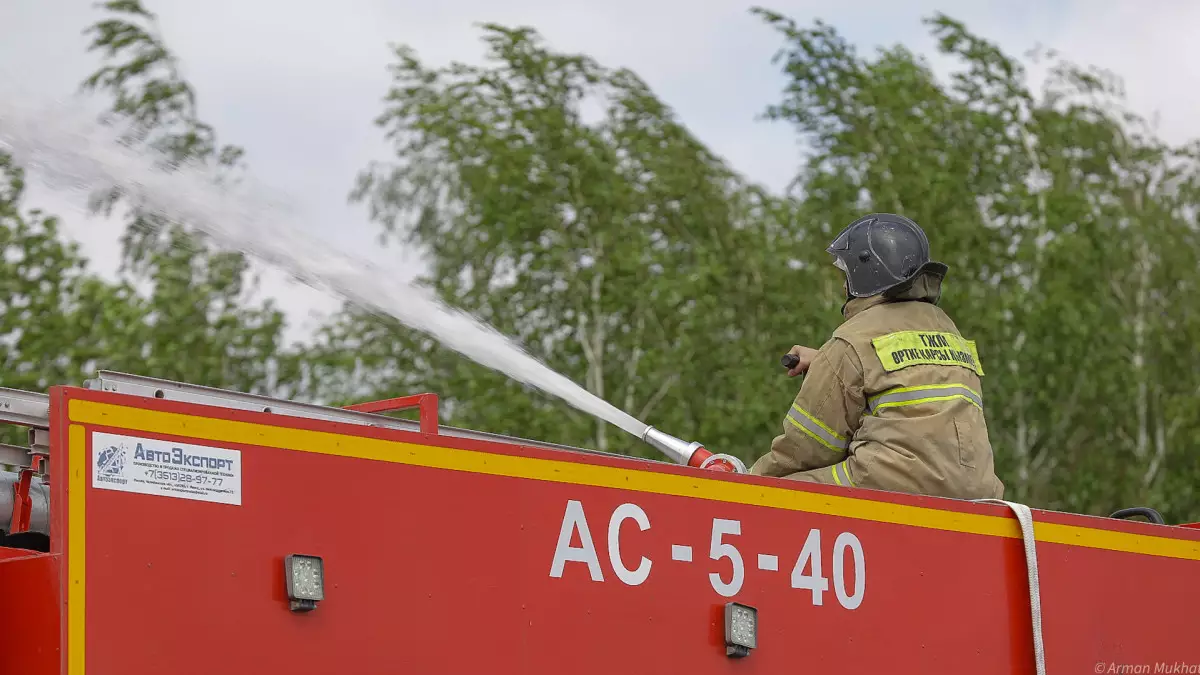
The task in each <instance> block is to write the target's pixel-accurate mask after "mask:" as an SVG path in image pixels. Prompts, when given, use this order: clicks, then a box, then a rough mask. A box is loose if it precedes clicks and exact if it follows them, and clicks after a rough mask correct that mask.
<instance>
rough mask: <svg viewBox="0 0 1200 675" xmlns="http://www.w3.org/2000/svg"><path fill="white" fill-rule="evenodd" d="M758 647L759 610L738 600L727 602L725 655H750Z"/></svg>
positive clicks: (737, 656)
mask: <svg viewBox="0 0 1200 675" xmlns="http://www.w3.org/2000/svg"><path fill="white" fill-rule="evenodd" d="M756 647H758V610H757V609H755V608H753V607H751V606H749V605H743V604H740V603H737V602H729V603H726V604H725V655H726V656H732V657H734V658H741V657H743V656H749V655H750V650H751V649H754V648H756Z"/></svg>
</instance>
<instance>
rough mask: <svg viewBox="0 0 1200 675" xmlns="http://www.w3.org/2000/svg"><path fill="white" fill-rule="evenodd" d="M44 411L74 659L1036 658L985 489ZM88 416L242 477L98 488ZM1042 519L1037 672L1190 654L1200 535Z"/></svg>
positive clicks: (760, 663)
mask: <svg viewBox="0 0 1200 675" xmlns="http://www.w3.org/2000/svg"><path fill="white" fill-rule="evenodd" d="M51 401H52V404H51V409H52V420H57V421H56V422H55V423H54V426H55V429H54V430H53V436H52V442H53V443H54V444H55V448H54V449H53V451H52V453H51V456H52V472H51V475H52V477H56V478H57V480H54V482H53V484H52V487H53V490H54V493H53V498H52V499H53V503H54V505H55V509H54V513H53V526H52V532H51V539H52V552H53V553H55V554H59V555H63V556H65V557H64V558H63V559H64V560H65V561H66V564H65V565H64V566H62V568H61V575H62V576H61V583H62V587H63V588H66V589H68V590H67V593H66V608H65V615H64V616H65V620H64V621H62V637H63V644H64V645H65V646H66V649H65V650H64V652H63V660H62V666H63V670H62V672H63V673H67V674H69V675H83V673H84V672H86V673H89V674H97V675H101V674H102V675H110V674H111V675H117V674H118V673H119V674H120V675H157V674H158V673H173V674H178V675H185V674H189V673H197V674H199V673H205V674H208V673H213V672H221V673H230V674H234V673H263V672H280V673H288V675H302V674H307V673H313V674H316V673H322V674H325V673H341V672H354V673H397V672H419V673H454V674H463V673H485V672H486V673H561V672H570V673H578V674H580V675H590V674H593V673H594V674H600V673H605V674H609V673H613V672H621V673H664V672H673V673H675V672H677V673H690V674H696V675H702V674H709V673H714V674H715V673H781V672H797V671H802V672H809V673H871V672H888V673H897V674H907V673H973V674H979V675H985V674H989V673H996V674H999V673H1005V674H1010V673H1033V672H1034V667H1033V659H1032V654H1033V647H1032V638H1031V632H1030V611H1029V597H1028V588H1027V585H1026V581H1025V579H1026V576H1025V561H1024V555H1023V551H1022V547H1021V541H1020V538H1019V536H1020V535H1019V529H1018V527H1017V525H1016V520H1015V519H1014V518H1013V517H1012V515H1011V513H1010V512H1009V511H1008V510H1007V509H1005V508H1004V507H1001V506H992V505H979V504H969V503H963V502H957V501H952V500H943V499H933V498H923V497H914V496H906V495H893V494H887V493H881V492H875V491H868V490H862V489H851V488H839V487H832V486H831V487H825V486H811V485H798V484H792V483H789V482H785V481H778V480H770V479H761V478H756V477H751V476H728V475H717V474H713V473H711V472H703V471H700V470H695V469H689V468H686V467H675V466H666V465H658V464H649V463H645V462H639V461H636V460H632V459H628V460H627V459H621V458H607V457H597V456H590V455H579V454H575V453H567V452H557V451H551V450H541V449H532V448H518V447H515V446H509V445H503V444H490V443H480V442H472V441H465V440H459V439H450V438H446V437H438V436H432V435H425V434H416V433H408V432H401V431H389V430H380V429H371V428H366V427H362V426H355V425H346V424H337V423H324V422H317V421H310V420H299V419H293V418H285V417H280V416H272V415H270V414H265V413H243V412H237V411H228V410H219V409H214V408H208V407H202V406H195V405H187V404H180V403H172V402H167V401H158V400H152V399H140V398H132V397H128V396H121V395H115V394H108V393H101V392H94V391H88V390H81V389H74V388H57V389H55V390H53V392H52V399H51ZM68 416H69V421H68V419H67V418H68ZM97 433H100V434H116V435H119V436H121V437H125V438H126V439H128V443H129V444H130V445H129V446H128V447H133V444H135V443H137V442H139V439H140V442H142V443H143V444H144V445H145V446H146V448H147V449H153V448H160V447H161V448H167V449H170V448H173V447H177V446H179V447H184V448H186V447H189V446H184V445H182V444H193V445H197V446H204V447H207V448H213V449H215V450H212V452H214V453H217V454H214V455H212V456H214V457H216V456H218V455H219V456H226V455H220V453H233V452H236V453H240V454H239V455H236V457H237V459H238V468H237V471H236V473H237V481H236V482H237V483H238V488H237V490H236V494H235V493H234V492H233V491H230V490H232V488H230V489H227V488H228V486H229V485H231V484H232V483H233V482H234V481H232V479H229V480H227V481H226V482H225V483H223V484H222V485H221V486H219V487H216V488H212V487H211V486H202V487H197V489H196V491H195V494H189V493H186V492H185V493H182V494H180V495H177V496H166V495H162V494H144V493H137V492H129V491H122V490H118V489H105V488H101V487H94V485H97V484H98V483H96V482H95V481H96V480H97V479H96V475H97V471H98V467H97V463H96V462H95V461H94V459H95V458H96V457H99V456H100V454H98V453H101V452H102V451H104V450H105V449H106V448H107V447H108V445H111V443H104V444H101V445H103V446H104V447H101V445H97V443H96V442H95V439H96V438H104V439H105V440H111V439H108V437H96V436H95V434H97ZM158 441H162V442H165V443H162V444H157V443H156V442H158ZM228 456H231V457H232V456H235V455H228ZM112 457H113V455H111V454H110V455H104V458H103V460H102V463H103V465H104V466H103V468H104V469H105V470H108V468H111V467H113V466H114V465H113V464H111V463H110V460H111V459H112ZM126 460H127V462H128V463H127V464H126V465H125V468H123V469H122V471H125V472H126V474H128V472H130V471H134V470H135V469H134V468H132V467H133V462H132V460H131V459H130V458H128V457H127V458H126ZM214 461H215V460H214ZM114 470H115V469H114ZM126 474H123V475H126ZM114 475H115V474H114ZM214 475H215V474H214ZM228 478H229V477H228V476H227V479H228ZM110 487H111V486H110ZM197 495H207V496H206V497H205V498H206V499H210V500H215V501H202V500H199V499H197V498H196V497H197ZM222 501H223V502H225V503H221V502H222ZM1034 516H1035V520H1036V521H1038V525H1037V534H1038V539H1039V544H1038V554H1039V565H1040V572H1041V584H1042V589H1041V590H1042V608H1043V615H1044V634H1045V644H1046V658H1047V665H1048V670H1049V672H1052V673H1053V672H1062V673H1086V672H1102V671H1101V670H1099V669H1095V668H1097V667H1098V666H1099V665H1100V664H1117V665H1121V664H1133V665H1137V664H1150V667H1151V668H1153V667H1154V664H1157V663H1166V664H1172V663H1176V662H1184V663H1194V664H1200V644H1198V643H1197V641H1196V640H1195V635H1196V634H1197V633H1198V631H1200V619H1198V618H1197V617H1198V615H1197V612H1196V607H1200V581H1198V579H1200V576H1198V573H1200V531H1196V530H1189V529H1184V528H1168V527H1162V526H1151V525H1148V524H1142V523H1133V522H1122V521H1112V520H1108V519H1099V518H1086V517H1079V516H1070V515H1065V514H1056V513H1047V512H1039V511H1035V512H1034ZM584 526H585V527H586V534H587V535H588V536H587V537H586V538H584V537H582V536H581V534H583V533H582V530H583V529H584ZM618 549H619V550H618ZM805 550H807V551H809V552H810V553H812V554H813V555H810V556H802V552H803V551H805ZM593 552H594V556H593V555H592V553H593ZM293 553H299V554H311V555H319V556H322V558H323V559H324V565H325V574H326V579H325V599H324V601H322V602H321V603H320V604H319V605H318V607H317V608H316V609H315V610H313V611H311V612H308V613H293V612H291V611H289V610H288V604H287V598H286V594H285V586H284V578H283V563H282V561H283V558H284V556H286V555H289V554H293ZM722 556H723V557H722ZM802 557H806V558H807V562H806V564H805V565H804V567H803V569H801V570H796V569H795V567H796V564H797V561H798V560H800V559H801V558H802ZM556 560H557V561H558V564H557V565H556ZM735 561H740V563H739V564H736V565H735ZM813 561H819V565H820V570H819V573H817V574H814V569H813V568H812V567H811V562H813ZM618 564H619V565H620V566H621V567H622V568H623V569H620V570H618V569H617V565H618ZM2 569H3V568H2V567H0V570H2ZM618 572H619V573H618ZM805 574H810V575H812V576H815V577H816V580H815V582H814V581H813V579H812V578H808V579H806V578H805V577H804V575H805ZM813 583H815V584H816V585H817V586H818V588H820V589H822V590H820V592H814V591H813V590H811V589H810V588H807V587H806V585H808V586H811V585H813ZM728 600H736V601H737V602H741V603H744V604H748V605H751V606H754V607H755V608H757V610H758V616H759V622H760V629H759V636H758V639H759V647H758V648H757V649H755V650H753V651H752V652H751V653H750V655H749V656H747V657H745V658H742V659H731V658H728V657H727V656H726V655H725V650H724V643H723V639H722V626H723V622H722V607H723V605H724V603H725V602H727V601H728ZM1105 667H1107V666H1105ZM5 672H7V671H5ZM1112 672H1135V671H1132V670H1126V671H1112ZM1145 672H1153V671H1152V670H1149V671H1145ZM1168 672H1169V671H1168Z"/></svg>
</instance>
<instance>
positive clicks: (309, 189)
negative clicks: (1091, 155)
mask: <svg viewBox="0 0 1200 675" xmlns="http://www.w3.org/2000/svg"><path fill="white" fill-rule="evenodd" d="M144 3H145V6H146V7H147V8H148V9H150V11H152V12H154V13H155V14H157V15H158V17H159V24H160V29H161V31H162V34H163V36H164V38H165V41H166V43H167V45H168V46H169V47H170V48H171V49H172V50H173V51H174V52H175V54H176V55H177V56H178V58H179V59H180V60H181V62H182V69H183V74H184V76H185V77H186V78H187V79H188V80H189V81H190V82H191V84H192V85H193V87H194V88H195V89H196V91H197V93H198V97H199V107H200V114H201V117H202V118H203V119H204V120H205V121H206V122H208V123H209V124H211V125H213V126H214V127H215V128H216V130H217V133H218V135H219V138H220V139H221V141H222V142H223V143H231V144H236V145H239V146H241V147H243V148H244V149H245V150H246V152H247V155H246V161H247V163H248V166H249V168H250V171H251V172H252V173H253V174H254V176H255V178H256V179H257V180H258V181H261V182H264V183H266V184H268V185H270V186H271V187H273V188H275V189H276V190H280V191H282V192H284V193H285V194H287V195H288V196H289V197H290V199H291V201H292V202H293V205H294V208H296V209H300V210H301V212H302V213H304V214H305V216H306V218H305V221H306V222H307V223H310V224H309V225H306V227H310V228H313V229H314V230H315V232H314V233H315V234H318V235H319V236H322V237H325V238H327V240H328V241H329V242H331V244H333V245H335V246H337V247H339V248H341V249H343V250H348V251H354V252H358V253H361V254H363V255H366V256H368V257H370V258H371V259H372V260H375V261H378V262H381V263H383V264H385V265H387V266H388V269H390V270H394V273H395V275H396V276H395V279H394V280H392V281H394V282H396V283H400V282H402V281H404V280H407V279H409V278H411V277H412V276H413V275H414V274H415V273H417V271H419V269H420V267H419V260H417V259H416V258H415V257H414V256H413V255H412V254H411V253H409V254H406V253H405V252H399V251H395V250H392V249H389V250H382V249H380V247H379V244H378V243H377V239H376V236H377V234H378V232H379V229H378V227H377V226H375V225H373V224H371V223H369V222H368V221H367V218H366V214H365V210H364V209H363V208H362V207H361V206H359V205H353V204H350V203H349V202H348V199H347V196H348V193H349V191H350V189H351V187H352V185H353V181H354V178H355V175H356V174H357V173H358V172H359V171H360V170H361V169H363V168H364V167H365V166H366V165H367V163H368V162H370V161H372V160H381V159H386V158H387V157H388V155H389V153H388V147H387V144H386V142H385V139H384V138H383V135H382V133H381V131H380V130H379V129H378V128H376V127H375V126H374V125H373V120H374V118H375V116H376V115H378V114H379V113H380V112H381V110H382V97H383V96H384V94H385V93H386V91H387V87H388V84H389V75H388V72H387V66H388V64H389V63H390V62H391V61H392V53H391V50H390V48H389V45H390V44H406V45H409V46H411V47H413V48H414V49H416V50H417V52H418V54H419V55H420V57H421V58H422V59H423V60H425V61H426V62H427V63H429V64H435V65H440V64H445V63H447V62H449V61H451V60H457V61H466V62H479V61H480V60H481V57H482V53H483V49H482V44H481V42H480V40H479V37H480V34H481V33H480V29H479V24H480V23H483V22H496V23H502V24H507V25H526V26H531V27H533V28H535V29H537V30H538V31H539V33H541V34H542V36H543V37H544V38H545V39H546V40H547V41H548V42H549V43H550V45H551V46H552V47H554V48H556V49H561V50H566V51H574V52H583V53H586V54H588V55H590V56H592V57H593V58H595V59H597V60H598V61H600V62H601V63H603V64H605V65H607V66H612V67H616V66H625V67H629V68H631V69H633V70H634V71H635V72H637V73H638V74H639V75H640V76H641V77H642V78H643V79H644V80H645V81H646V82H647V83H648V84H649V85H650V86H651V87H652V88H653V89H654V90H655V91H656V92H657V93H658V95H659V96H660V97H661V98H662V99H663V100H665V101H666V102H667V104H668V105H670V106H671V107H672V108H674V109H675V111H676V112H677V113H678V115H679V116H680V118H681V119H682V120H683V122H684V123H685V124H686V125H687V126H688V127H689V128H690V129H691V130H692V132H693V133H694V134H696V136H697V137H699V138H700V139H701V140H702V141H704V142H705V143H707V144H708V145H709V147H711V148H712V149H713V150H714V151H715V152H717V153H718V154H720V155H722V156H724V157H725V158H726V159H727V160H728V161H729V162H730V163H731V164H732V165H733V166H734V167H735V168H736V169H737V170H739V171H741V172H742V173H743V174H744V175H746V176H747V177H749V178H750V179H752V180H755V181H757V182H759V183H762V184H765V185H767V186H769V187H772V188H774V189H776V190H781V189H782V188H783V187H784V185H785V184H786V183H787V182H788V181H789V180H791V178H792V176H793V175H794V174H795V171H796V168H797V167H798V166H799V162H800V157H801V152H802V148H800V147H799V146H798V145H797V142H796V139H795V136H794V134H793V133H792V131H791V130H790V129H789V128H788V127H786V126H785V125H783V124H778V123H768V122H765V121H759V120H758V119H756V118H757V117H758V115H760V114H761V113H762V111H763V109H764V108H765V107H766V106H767V105H769V104H771V103H773V102H775V101H777V100H778V99H779V96H780V90H781V87H782V85H783V78H782V76H781V75H780V73H779V70H778V67H777V66H775V65H773V64H772V63H771V57H772V56H773V54H774V53H775V51H776V50H777V49H778V48H779V47H780V45H781V42H780V40H779V39H778V37H777V36H776V34H775V33H774V32H773V31H772V30H771V29H770V28H768V27H767V26H765V25H764V24H763V23H762V22H761V20H759V19H758V18H757V17H754V16H752V15H751V14H750V13H749V8H750V7H751V6H752V4H750V3H744V2H733V1H729V0H705V2H701V3H697V2H685V1H683V0H606V1H605V2H596V1H595V0H592V1H591V2H582V1H578V0H508V1H505V2H497V1H496V0H439V1H438V2H436V3H428V4H426V3H419V2H416V1H415V0H408V1H403V2H402V1H399V0H390V1H389V0H338V1H337V2H333V1H327V2H315V1H314V0H306V1H303V2H297V1H295V0H254V2H246V1H245V0H205V1H204V2H199V1H197V0H144ZM763 6H765V7H767V8H769V9H773V10H775V11H778V12H780V13H783V14H786V15H788V16H791V17H792V18H794V19H796V20H797V21H798V22H800V23H802V24H804V23H809V22H811V21H812V20H814V19H817V18H820V19H822V20H824V21H826V22H828V23H831V24H832V25H834V26H835V27H837V28H838V30H839V31H841V32H842V33H843V34H844V35H846V36H847V37H848V38H849V39H850V40H852V41H853V42H855V43H856V44H858V46H859V47H860V49H862V50H866V51H870V50H873V49H874V48H876V47H879V46H890V45H893V44H896V43H903V44H905V45H907V46H908V47H909V48H910V49H912V50H914V51H916V52H918V53H922V54H924V55H926V56H928V57H929V58H930V59H931V61H932V62H933V63H934V65H935V67H939V68H940V67H943V66H944V63H943V62H941V61H939V60H938V59H937V58H936V54H935V53H934V44H933V42H932V40H931V39H930V37H929V35H928V33H927V32H926V30H925V27H924V26H923V25H922V23H921V20H922V19H923V18H925V17H928V16H930V15H932V14H933V13H934V12H937V11H942V12H945V13H947V14H949V15H950V16H952V17H954V18H956V19H959V20H961V21H963V22H965V23H966V24H967V26H968V28H969V29H970V30H972V31H974V32H976V33H978V34H981V35H983V36H984V37H986V38H988V39H991V40H994V41H996V42H998V43H999V44H1000V45H1001V46H1002V47H1003V48H1004V49H1006V50H1007V51H1008V52H1009V53H1016V54H1021V53H1024V52H1025V51H1027V50H1029V49H1031V48H1033V47H1035V46H1039V45H1040V46H1046V47H1051V48H1053V49H1056V50H1057V51H1059V52H1060V53H1062V54H1063V55H1064V56H1065V57H1067V58H1068V59H1070V60H1072V61H1075V62H1079V63H1086V64H1092V65H1097V66H1100V67H1104V68H1108V69H1111V70H1113V71H1115V72H1116V73H1118V74H1119V75H1120V76H1122V77H1123V78H1124V79H1125V84H1126V89H1127V93H1128V95H1129V98H1130V101H1131V103H1132V105H1133V106H1134V108H1135V109H1137V110H1138V111H1139V112H1140V113H1142V114H1143V115H1146V116H1157V118H1158V120H1159V128H1160V133H1161V135H1162V136H1163V137H1164V138H1165V139H1166V140H1169V141H1174V142H1181V141H1184V140H1187V139H1191V138H1200V41H1197V40H1195V39H1194V30H1195V27H1196V26H1200V2H1193V1H1191V0H1156V1H1155V2H1140V1H1138V0H1127V1H1125V2H1117V1H1115V0H1041V1H1037V0H1033V1H1027V0H1020V1H1018V0H1007V1H1003V2H1002V1H999V0H995V1H984V0H955V1H954V2H949V0H943V1H941V2H931V1H928V0H915V1H912V2H907V3H897V2H886V1H882V0H871V1H868V0H824V1H816V0H776V2H774V3H771V4H766V3H764V5H763ZM100 15H101V14H100V11H99V10H98V9H96V8H95V6H94V3H93V0H0V78H4V79H5V81H7V82H8V83H10V84H15V85H16V86H17V87H19V88H21V89H24V90H27V91H29V92H31V93H33V94H35V95H37V96H47V97H60V98H67V97H70V96H72V95H73V94H74V93H75V92H76V90H77V87H78V84H79V82H80V81H81V80H82V79H83V78H84V77H86V76H87V75H88V74H89V73H90V72H91V71H92V70H93V69H94V68H95V67H96V65H97V61H96V60H95V57H94V56H93V55H90V54H88V53H86V51H85V45H86V38H85V37H84V35H83V34H82V31H83V30H84V28H85V27H86V26H87V25H88V24H89V23H91V22H93V21H95V20H96V19H97V17H99V16H100ZM26 206H27V207H32V206H37V207H41V208H43V209H46V210H48V211H51V212H54V213H57V214H58V215H60V216H61V217H62V219H63V221H64V228H65V230H66V232H67V233H68V235H69V236H70V237H72V238H74V239H76V240H77V241H79V242H80V243H81V244H82V246H83V249H84V252H85V254H86V255H88V257H89V258H91V259H92V261H93V264H94V266H95V268H96V269H97V271H98V272H100V273H102V274H105V275H111V274H113V273H115V269H116V261H117V259H118V245H117V237H118V236H119V233H120V223H118V222H106V221H104V220H103V219H99V218H96V217H91V216H88V215H87V214H85V213H83V212H81V211H77V210H74V211H73V210H71V209H72V206H71V204H70V203H66V202H64V201H63V200H61V199H59V198H58V197H57V196H56V195H54V194H52V193H49V192H47V191H46V190H45V189H43V188H41V187H40V186H37V185H34V186H31V188H30V190H29V193H28V196H27V200H26ZM382 281H383V282H385V283H386V282H387V281H388V280H382ZM263 292H264V293H266V294H267V295H269V296H271V297H274V298H276V300H277V301H278V302H279V303H280V304H281V306H282V307H283V308H284V309H285V310H286V311H288V313H289V316H290V317H291V320H292V328H291V330H290V332H289V336H290V337H293V338H300V337H302V336H303V335H305V334H306V333H307V332H308V331H309V330H310V329H311V328H312V327H314V326H315V325H316V322H317V321H319V318H320V316H322V315H323V314H326V313H328V312H329V311H331V310H333V309H335V308H336V307H337V301H336V300H335V299H332V298H330V297H328V296H324V295H321V294H318V293H317V292H316V291H311V290H309V289H305V288H302V287H297V286H295V285H292V284H290V283H289V282H287V281H286V280H285V279H284V278H283V277H282V275H277V274H273V273H270V272H269V271H268V273H267V274H266V275H265V277H264V286H263Z"/></svg>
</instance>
